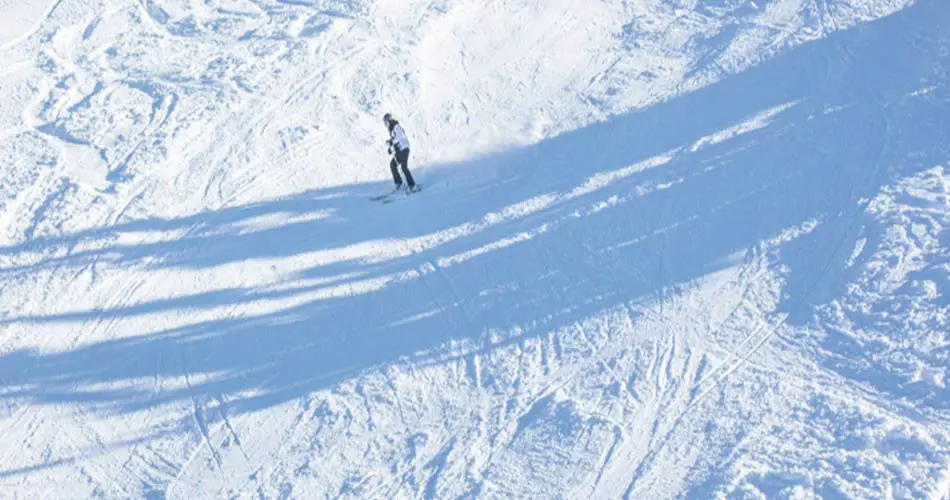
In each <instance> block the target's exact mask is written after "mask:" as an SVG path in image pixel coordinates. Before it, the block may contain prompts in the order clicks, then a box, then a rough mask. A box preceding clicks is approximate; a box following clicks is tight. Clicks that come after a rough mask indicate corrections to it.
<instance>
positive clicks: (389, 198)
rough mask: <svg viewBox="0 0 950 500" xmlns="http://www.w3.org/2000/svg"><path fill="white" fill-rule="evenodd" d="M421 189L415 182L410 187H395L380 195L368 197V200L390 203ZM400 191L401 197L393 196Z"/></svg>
mask: <svg viewBox="0 0 950 500" xmlns="http://www.w3.org/2000/svg"><path fill="white" fill-rule="evenodd" d="M421 190H422V187H421V186H419V185H418V184H416V185H415V186H413V187H412V189H405V190H404V189H402V188H397V189H394V190H392V191H390V192H389V193H386V194H381V195H379V196H373V197H370V200H373V201H379V202H382V203H392V202H394V201H396V200H399V199H405V197H408V196H410V195H412V194H414V193H418V192H419V191H421ZM400 192H401V193H402V194H403V196H402V197H396V196H394V195H396V194H397V193H400Z"/></svg>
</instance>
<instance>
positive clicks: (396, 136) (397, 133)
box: [389, 123, 409, 150]
mask: <svg viewBox="0 0 950 500" xmlns="http://www.w3.org/2000/svg"><path fill="white" fill-rule="evenodd" d="M389 145H390V146H393V147H395V148H396V149H397V150H399V149H409V139H408V138H406V132H405V131H404V130H403V129H402V125H400V124H398V123H397V124H396V125H395V126H393V129H392V130H390V131H389Z"/></svg>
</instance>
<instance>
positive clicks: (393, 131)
mask: <svg viewBox="0 0 950 500" xmlns="http://www.w3.org/2000/svg"><path fill="white" fill-rule="evenodd" d="M383 122H385V123H386V128H387V129H388V130H389V139H388V140H387V141H386V145H387V146H389V154H391V155H393V158H392V160H390V161H389V168H390V169H392V171H393V181H395V182H396V189H397V190H398V189H399V188H401V187H402V179H401V178H400V177H399V170H398V168H397V167H400V166H401V167H402V173H403V175H405V176H406V184H408V186H409V191H410V192H412V191H415V189H416V181H414V180H412V174H411V173H409V139H407V138H406V131H405V130H403V129H402V125H400V124H399V122H398V121H396V119H395V118H393V115H392V114H390V113H386V114H385V115H383Z"/></svg>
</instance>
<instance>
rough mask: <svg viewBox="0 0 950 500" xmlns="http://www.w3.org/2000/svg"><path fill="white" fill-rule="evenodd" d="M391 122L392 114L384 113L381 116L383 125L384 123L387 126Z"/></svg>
mask: <svg viewBox="0 0 950 500" xmlns="http://www.w3.org/2000/svg"><path fill="white" fill-rule="evenodd" d="M392 121H393V115H392V113H386V114H385V115H383V123H385V124H386V125H389V124H390V123H391V122H392Z"/></svg>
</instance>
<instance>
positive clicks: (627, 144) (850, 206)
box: [0, 0, 950, 475]
mask: <svg viewBox="0 0 950 500" xmlns="http://www.w3.org/2000/svg"><path fill="white" fill-rule="evenodd" d="M947 25H950V6H948V5H947V4H946V2H940V1H936V0H933V1H928V2H919V3H917V4H915V5H914V6H912V7H909V8H907V9H906V10H905V11H903V12H902V13H900V14H898V15H894V16H890V17H887V18H884V19H882V20H878V21H874V22H871V23H868V24H865V25H861V26H858V27H855V28H852V29H850V30H847V31H844V32H839V33H835V34H832V35H830V36H828V37H827V38H825V39H822V40H818V41H813V42H809V43H806V44H804V45H802V46H799V47H796V48H794V49H792V50H790V51H789V52H787V53H785V54H783V55H780V56H777V57H775V58H774V59H771V60H769V61H766V62H764V63H761V64H760V65H758V66H756V67H754V68H752V69H749V70H747V71H745V72H743V73H740V74H738V75H735V76H731V77H727V78H725V79H723V80H722V81H720V82H718V83H715V84H712V85H710V86H708V87H705V88H703V89H701V90H698V91H695V92H692V93H689V94H685V95H683V96H680V97H677V98H675V99H672V100H670V101H668V102H664V103H660V104H657V105H655V106H652V107H650V108H647V109H644V110H641V111H637V112H632V113H629V114H625V115H622V116H616V117H613V118H611V119H608V120H607V121H605V122H602V123H598V124H594V125H591V126H589V127H585V128H582V129H579V130H576V131H572V132H567V133H564V134H561V135H559V136H557V137H554V138H551V139H548V140H545V141H543V142H541V143H539V144H536V145H534V146H530V147H525V148H520V149H516V150H512V151H508V152H504V153H499V154H493V155H488V156H485V157H481V158H475V159H471V160H468V161H465V162H459V163H454V164H447V165H433V166H430V168H429V169H425V170H421V171H420V174H421V175H420V178H421V179H422V182H423V183H425V185H426V186H427V188H426V190H424V191H423V192H422V193H420V194H418V195H415V196H418V198H413V199H411V200H407V201H406V202H405V203H394V204H392V205H389V206H385V207H384V206H382V205H377V206H373V207H372V208H367V207H366V205H367V204H369V202H368V200H366V199H365V197H366V195H367V194H370V193H372V192H373V190H374V189H377V188H382V185H380V186H373V187H372V189H367V187H366V186H363V187H345V188H337V189H333V190H326V191H321V192H313V193H307V194H305V195H302V196H299V197H295V198H293V199H289V200H282V201H275V202H268V203H263V204H259V205H250V206H246V207H237V208H233V209H225V210H222V211H219V212H215V213H212V214H204V215H201V216H196V217H193V218H187V219H179V220H172V221H168V220H150V221H139V222H132V223H128V224H126V225H124V226H120V227H117V228H104V229H100V230H93V231H91V232H88V233H83V234H79V235H71V236H70V237H68V238H64V239H63V240H62V241H56V240H45V241H36V242H33V243H31V244H27V245H24V246H19V247H11V248H7V249H4V251H5V252H7V253H11V254H16V253H18V252H19V253H22V252H27V251H33V250H35V251H40V252H42V251H43V248H46V247H47V246H49V245H57V244H66V243H67V242H68V241H69V239H70V238H73V239H75V238H80V239H82V238H89V239H92V240H105V239H107V235H111V234H113V233H114V232H116V231H120V232H121V231H147V230H173V229H186V228H192V229H191V233H190V234H191V235H190V236H187V237H184V238H182V239H180V240H177V241H174V242H165V243H157V244H147V245H134V246H129V247H120V246H116V245H108V244H106V245H103V247H102V248H100V249H99V250H94V251H90V252H88V253H85V254H84V253H77V254H72V255H70V256H67V257H63V258H59V259H51V260H48V261H46V262H47V263H46V264H42V265H64V264H66V265H82V264H84V263H85V262H87V261H89V260H94V259H103V258H107V257H106V256H107V255H112V256H116V255H117V256H118V257H111V258H112V259H113V260H112V262H113V263H118V264H138V263H140V262H145V261H146V260H153V261H154V262H155V264H154V265H157V266H172V267H173V266H182V267H193V268H201V267H206V266H214V265H221V264H224V263H228V262H234V261H238V260H243V259H251V258H267V257H282V256H293V255H299V254H304V253H306V252H313V251H316V250H320V249H334V248H341V247H346V246H348V245H356V244H359V243H362V242H365V241H371V240H387V239H407V238H421V239H422V240H425V241H430V243H427V245H428V246H425V247H424V248H422V249H421V251H416V252H405V253H403V254H401V256H399V257H395V258H391V259H388V260H383V261H379V262H374V263H366V262H361V261H358V260H353V259H349V260H340V261H336V262H333V263H331V264H328V265H323V266H313V267H312V268H309V269H305V270H302V271H301V272H300V273H298V274H297V276H296V278H297V279H296V280H294V281H292V282H290V283H287V284H286V286H285V287H283V288H279V289H254V288H249V289H245V288H236V289H228V290H218V291H214V292H208V293H206V294H200V295H195V296H186V297H181V298H176V299H166V300H159V301H154V302H149V303H145V304H141V305H138V306H133V307H126V308H119V309H116V310H103V311H84V312H79V313H71V314H64V315H59V316H50V317H35V316H34V317H8V318H6V319H5V320H4V323H5V324H12V323H44V322H54V321H55V322H70V321H80V320H88V319H91V318H92V317H98V318H110V317H112V318H125V317H135V316H139V315H142V314H154V313H160V312H166V311H174V310H178V309H180V308H182V307H191V308H197V309H210V308H212V307H220V306H224V305H240V304H248V303H254V302H256V301H261V300H263V299H279V298H288V297H295V298H296V300H295V302H296V305H294V306H291V307H286V308H283V309H280V310H278V311H276V312H267V313H260V314H257V315H249V316H241V317H225V318H221V319H215V320H210V321H201V322H197V323H194V324H190V325H187V326H182V327H175V328H171V329H168V330H164V331H159V332H156V333H152V334H148V335H143V336H136V337H134V338H122V339H117V340H110V341H106V342H99V343H95V344H92V345H88V346H84V347H81V348H78V349H74V350H71V351H67V352H62V353H50V354H44V353H39V352H33V351H23V350H20V351H14V352H9V353H7V354H5V355H4V356H2V358H0V366H3V367H4V369H3V375H2V386H0V390H2V397H3V398H5V399H9V400H15V401H26V402H28V403H30V404H54V403H78V404H82V405H87V406H89V407H91V408H94V409H97V410H100V411H103V412H120V413H122V412H134V411H138V410H142V409H145V408H150V407H154V406H157V405H161V404H165V403H171V402H176V401H180V400H185V399H188V398H199V399H200V400H201V401H200V403H201V404H205V405H208V406H221V407H224V406H226V407H227V411H228V412H229V413H231V414H234V413H240V412H251V411H256V410H259V409H262V408H268V407H271V406H273V405H277V404H280V403H283V402H286V401H289V400H293V399H296V398H305V397H307V396H308V395H310V394H312V393H314V392H316V391H319V390H321V389H325V388H328V387H333V386H334V385H335V384H338V383H339V382H341V381H345V380H348V379H350V378H352V377H354V376H356V375H358V374H367V375H368V376H371V375H372V374H373V373H377V372H379V371H381V370H385V369H387V367H393V366H398V365H400V364H401V363H412V364H416V365H418V364H422V365H426V364H441V363H450V362H456V361H457V360H459V359H463V360H464V359H465V357H466V356H471V355H472V353H473V352H486V351H490V350H494V349H500V348H503V347H504V346H506V345H509V344H512V343H523V342H525V341H526V340H527V339H529V338H532V337H541V336H543V335H548V334H552V333H556V332H561V331H564V330H568V329H573V328H574V327H575V326H576V325H578V324H580V323H582V322H583V320H585V319H587V318H591V317H593V316H595V315H597V314H598V313H600V312H603V311H605V310H609V309H611V308H614V307H617V306H621V305H624V304H628V303H630V302H631V301H638V300H639V301H649V300H653V298H654V297H657V298H658V297H659V294H660V293H661V292H662V290H663V289H665V288H669V287H676V286H684V285H687V284H689V283H692V282H694V281H696V280H698V279H701V278H703V277H704V276H708V275H710V274H711V273H714V272H715V271H718V270H722V269H726V268H729V267H731V266H734V265H735V264H736V261H737V260H741V259H742V258H743V257H744V256H745V255H748V254H749V253H754V252H755V249H756V248H757V247H758V245H759V244H760V242H761V241H762V240H763V239H765V238H769V237H772V236H774V235H777V234H779V233H781V232H783V231H786V230H788V229H790V228H800V227H804V226H808V227H810V230H809V231H807V232H806V234H804V235H803V236H801V237H799V238H798V239H796V240H794V241H792V242H790V243H788V244H787V245H786V246H784V247H783V248H786V249H789V250H794V251H795V252H794V253H793V254H790V255H785V256H783V260H782V262H783V264H785V265H786V266H787V267H788V273H787V284H786V288H785V289H784V292H785V294H786V298H785V299H784V302H783V307H784V308H786V310H787V311H788V312H790V313H792V314H791V316H790V321H793V322H794V321H798V320H801V319H802V318H804V317H805V316H807V311H808V309H809V306H810V305H812V304H817V303H819V302H820V301H822V300H824V299H825V298H826V297H828V296H832V295H834V294H835V293H838V291H839V288H840V287H841V286H843V283H842V282H841V280H835V279H832V278H833V277H834V276H836V275H838V274H840V271H841V268H842V267H843V262H842V259H843V257H842V256H841V255H842V253H841V252H839V249H840V248H843V247H846V246H847V245H848V243H850V242H851V240H853V239H854V232H853V231H852V230H851V228H852V227H853V225H854V223H855V220H856V218H857V217H860V215H859V214H860V206H861V205H860V204H861V200H862V199H865V198H867V197H868V196H870V195H873V194H874V193H876V192H877V191H878V190H879V189H880V187H881V186H882V185H883V184H884V183H886V182H888V181H889V180H891V179H892V178H893V177H894V176H906V175H911V174H912V173H914V172H915V171H916V170H917V169H921V168H925V167H927V166H929V165H928V164H927V163H926V161H925V158H926V155H928V154H933V153H936V152H938V151H937V148H939V147H942V146H941V145H942V144H944V141H945V140H946V137H947V135H948V130H950V118H948V114H947V113H946V112H945V111H946V108H940V107H938V106H936V105H935V99H936V97H935V96H937V97H946V91H947V89H946V88H945V86H944V85H945V84H944V83H943V81H940V80H939V78H940V76H941V73H939V72H940V71H945V70H946V66H945V65H946V64H947V63H948V61H947V56H946V55H940V51H939V49H940V48H941V47H944V46H945V45H944V44H946V43H947V37H946V34H944V33H943V32H942V31H941V30H943V27H945V26H947ZM912 30H913V31H914V32H915V35H917V36H915V37H914V38H909V37H905V36H903V35H904V34H905V33H906V32H908V31H912ZM944 54H945V53H944ZM882 68H884V69H882ZM816 74H818V75H820V78H815V77H814V76H815V75H816ZM933 85H936V89H935V90H933V91H932V92H931V93H930V94H919V95H914V94H913V93H914V91H916V90H919V89H921V88H922V87H927V86H933ZM755 116H760V119H759V122H758V125H755V126H746V127H745V128H742V127H739V126H740V125H742V124H746V125H749V124H750V123H753V122H750V118H752V117H755ZM868 137H873V138H875V139H883V140H884V141H883V142H881V143H873V144H869V143H868V139H867V138H868ZM667 153H669V160H668V161H665V162H661V161H657V165H655V166H652V167H649V168H643V169H636V168H634V169H630V170H629V171H625V170H624V169H627V168H628V167H630V166H631V165H635V164H637V163H638V162H643V161H647V160H650V159H656V158H660V157H662V156H663V155H664V154H667ZM911 153H913V154H917V155H918V158H921V159H922V160H921V161H916V162H900V161H899V160H901V159H902V158H904V157H906V156H908V155H909V154H911ZM469 170H470V171H472V172H480V173H481V174H480V175H470V176H468V182H466V183H458V182H454V180H455V179H457V178H458V177H457V176H456V173H457V172H465V171H469ZM423 172H424V173H423ZM597 174H604V175H603V176H601V177H597ZM591 179H594V180H593V181H591ZM597 179H599V180H597ZM588 181H590V182H588ZM463 184H464V185H463ZM585 185H586V186H588V188H589V189H586V190H580V191H574V193H575V195H572V196H565V194H567V193H571V192H572V190H573V189H575V188H577V187H579V186H585ZM383 189H384V188H383ZM548 195H550V196H551V197H552V198H551V199H553V200H554V201H551V200H549V199H547V198H545V196H548ZM527 200H534V202H535V203H538V204H541V205H540V206H541V208H536V205H534V204H532V203H527V204H525V203H524V202H526V201H527ZM545 200H548V201H545ZM519 204H520V205H519ZM526 207H527V208H529V209H527V211H525V209H526ZM530 207H535V208H530ZM377 208H378V210H376V209H377ZM506 209H507V210H506ZM518 209H520V210H522V212H518ZM317 212H321V213H325V215H326V217H323V218H314V217H310V215H312V214H314V213H317ZM486 212H492V213H495V214H496V216H492V217H483V216H484V215H485V214H486ZM281 213H284V214H290V215H301V216H307V217H303V219H305V220H304V221H302V222H293V223H289V224H284V225H280V226H277V227H271V228H268V229H263V230H258V231H250V232H241V231H238V230H237V229H234V227H236V226H239V225H241V223H242V222H243V221H246V220H249V219H251V218H255V217H260V216H263V215H271V214H281ZM519 213H521V214H522V215H518V214H519ZM524 214H526V215H524ZM354 227H358V229H353V228H354ZM447 227H453V228H458V231H459V233H458V235H457V236H455V237H449V236H451V235H452V234H455V233H452V232H445V231H444V230H445V229H446V228H447ZM473 228H474V229H473ZM205 229H207V230H205ZM426 238H429V239H426ZM432 238H435V239H434V240H432ZM440 238H441V239H440ZM431 241H435V243H431ZM156 256H157V257H158V258H154V259H147V258H148V257H156ZM818 268H821V269H822V271H821V272H818V273H816V269H818ZM29 270H30V268H28V267H26V268H10V269H5V270H4V271H3V272H6V273H15V272H25V271H29ZM816 276H817V277H816ZM502 277H503V278H502ZM317 278H323V279H325V280H328V281H323V282H320V281H319V280H317ZM334 286H342V287H349V288H350V289H351V290H357V291H351V292H350V293H346V294H340V293H334V292H333V290H334V289H333V287H334ZM489 332H491V333H492V335H491V338H492V339H494V340H489V335H488V333H489ZM498 332H503V333H501V334H499V333H498ZM499 335H500V337H501V339H500V340H499ZM450 343H451V344H455V345H456V346H458V345H464V346H467V347H468V348H470V350H469V351H465V352H463V353H461V354H459V353H458V352H455V351H453V353H451V354H450V353H448V351H447V349H446V347H445V346H447V345H448V344H450ZM196 374H197V375H200V377H197V376H196ZM183 376H190V377H191V378H192V379H193V380H199V381H196V382H192V383H190V384H189V385H188V386H187V387H181V386H180V387H166V388H162V390H160V391H156V390H154V388H151V387H150V388H141V387H139V386H137V385H136V381H140V380H143V379H154V378H159V379H169V380H171V379H179V380H180V379H181V377H183ZM92 387H97V388H100V389H91V388H92ZM101 387H114V389H101ZM249 392H253V393H254V394H253V395H246V394H248V393H249ZM10 473H11V472H9V471H8V472H7V473H6V475H9V474H10ZM0 475H3V474H0Z"/></svg>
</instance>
